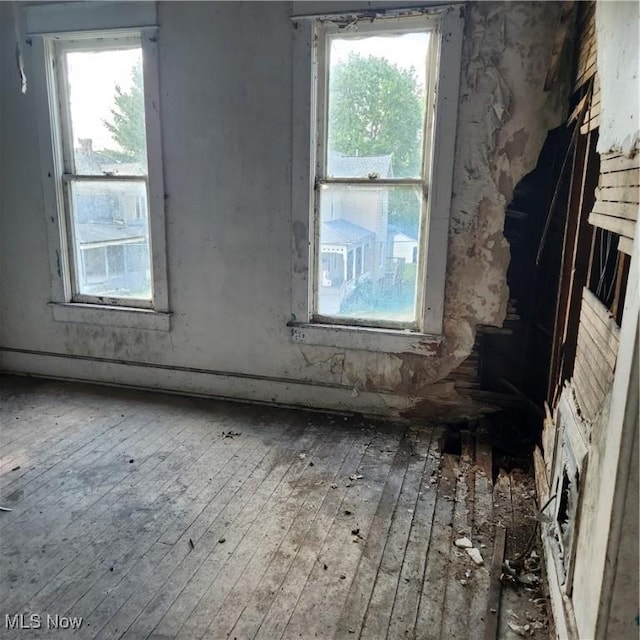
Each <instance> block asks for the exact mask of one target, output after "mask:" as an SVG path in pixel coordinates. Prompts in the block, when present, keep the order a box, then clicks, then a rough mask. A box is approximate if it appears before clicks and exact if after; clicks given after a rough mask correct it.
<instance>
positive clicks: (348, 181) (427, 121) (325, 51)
mask: <svg viewBox="0 0 640 640" xmlns="http://www.w3.org/2000/svg"><path fill="white" fill-rule="evenodd" d="M438 24H439V21H438V20H437V18H435V19H434V18H433V17H420V18H415V17H408V18H407V17H402V18H395V17H392V18H385V19H384V21H380V20H378V21H374V22H371V21H369V22H366V21H362V22H360V23H359V24H358V31H357V34H358V35H372V36H375V35H377V34H384V33H390V32H392V33H394V34H403V33H417V32H429V33H430V35H431V37H430V38H429V60H430V64H429V65H428V67H427V69H426V73H425V101H424V112H423V115H424V124H423V140H422V163H421V169H420V176H419V177H417V178H409V177H405V178H394V177H392V178H378V179H375V180H370V179H368V178H365V177H362V178H346V177H332V176H330V175H329V172H328V154H329V145H328V122H329V82H330V74H329V66H330V46H331V39H333V38H335V37H344V38H348V34H346V33H345V29H344V28H343V27H342V26H341V25H340V24H336V23H334V22H330V21H325V22H316V24H315V37H314V42H315V43H316V44H315V59H314V64H315V66H316V73H315V75H316V78H317V82H316V91H315V103H316V119H315V129H314V132H313V137H312V146H313V147H314V149H315V176H314V189H313V194H314V199H313V207H312V225H313V242H312V243H311V259H310V264H311V267H312V273H313V277H312V278H311V279H310V280H309V288H310V291H309V299H310V301H311V309H310V320H311V322H313V323H325V324H337V325H347V326H360V327H373V328H377V329H409V330H412V331H417V330H419V329H420V328H421V326H422V322H421V317H422V308H423V306H424V302H423V298H424V272H425V255H426V251H425V249H426V247H425V242H424V237H425V231H426V228H427V225H428V223H427V218H428V215H429V212H428V201H429V198H428V189H429V175H430V166H431V158H432V153H431V147H432V140H433V110H434V99H435V92H434V90H433V87H434V82H435V77H434V76H435V73H436V70H437V65H438V60H437V55H438V42H437V41H438V38H437V37H434V36H435V35H436V32H437V27H438ZM354 39H355V36H354ZM431 61H435V62H431ZM332 185H333V186H337V185H344V186H347V187H349V186H352V187H356V188H358V189H363V190H368V189H376V188H380V187H412V186H413V187H418V188H419V189H420V192H421V196H422V200H421V203H420V221H419V232H418V233H419V238H420V240H419V247H420V251H419V254H418V255H419V261H418V266H417V269H416V298H415V308H416V318H415V319H414V320H413V321H411V322H403V321H392V320H387V321H377V320H370V319H366V318H347V317H341V316H326V315H323V314H321V313H319V311H318V303H319V300H318V298H319V292H318V285H317V282H318V274H319V268H320V258H321V250H320V248H321V244H320V225H321V219H320V218H321V216H320V200H321V197H320V192H321V190H322V187H324V186H332Z"/></svg>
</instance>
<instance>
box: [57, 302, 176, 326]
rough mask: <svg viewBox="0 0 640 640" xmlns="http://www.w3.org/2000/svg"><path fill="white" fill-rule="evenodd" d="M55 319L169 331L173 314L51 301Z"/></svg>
mask: <svg viewBox="0 0 640 640" xmlns="http://www.w3.org/2000/svg"><path fill="white" fill-rule="evenodd" d="M49 306H50V307H51V310H52V312H53V319H54V320H56V321H58V322H77V323H80V324H93V325H102V326H108V327H127V328H129V329H150V330H152V331H169V330H170V329H171V314H170V313H159V312H157V311H151V310H149V309H134V308H132V307H108V306H104V307H103V306H98V305H94V304H81V303H78V302H66V303H65V302H50V303H49Z"/></svg>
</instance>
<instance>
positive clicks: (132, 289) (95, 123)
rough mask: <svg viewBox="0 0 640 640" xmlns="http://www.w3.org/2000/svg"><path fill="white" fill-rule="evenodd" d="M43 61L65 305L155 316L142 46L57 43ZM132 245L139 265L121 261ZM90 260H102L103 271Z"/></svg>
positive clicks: (132, 38) (108, 41)
mask: <svg viewBox="0 0 640 640" xmlns="http://www.w3.org/2000/svg"><path fill="white" fill-rule="evenodd" d="M49 56H50V61H51V63H52V69H53V74H54V75H53V82H52V84H51V86H52V88H53V91H52V95H51V98H54V97H55V98H56V103H57V105H58V108H59V115H58V119H57V120H58V121H57V125H58V136H59V138H58V139H59V140H60V149H59V153H60V156H61V165H62V169H63V171H62V174H61V175H60V180H61V183H60V188H61V190H62V192H63V202H64V227H65V229H64V231H65V233H66V237H65V240H66V247H67V256H68V262H67V264H66V265H65V266H66V267H67V269H68V272H69V280H70V284H71V299H72V300H73V301H75V302H88V303H94V304H99V303H103V302H104V301H105V300H108V301H109V304H116V305H117V304H124V305H127V306H141V307H147V306H151V304H152V301H153V282H152V278H151V262H150V259H151V252H150V251H149V245H150V237H149V215H148V207H147V195H146V194H147V184H148V169H147V167H148V164H147V138H146V130H145V109H144V79H143V72H142V71H143V69H142V67H143V62H142V47H141V44H140V36H139V35H123V36H118V35H116V36H111V37H100V38H95V37H85V38H82V37H80V38H78V37H75V38H74V37H72V38H70V39H66V38H65V39H55V40H52V41H51V42H50V43H49ZM130 245H135V246H136V247H137V248H138V250H139V251H141V252H142V253H143V254H144V256H145V259H137V260H132V261H128V260H126V253H127V251H126V249H127V248H128V247H129V246H130ZM91 253H95V254H97V255H101V256H102V258H101V263H102V264H101V266H100V267H99V268H96V265H97V259H96V258H95V257H92V258H91V259H89V260H87V259H85V256H87V255H91ZM89 265H91V266H89ZM97 274H100V276H99V277H98V276H97Z"/></svg>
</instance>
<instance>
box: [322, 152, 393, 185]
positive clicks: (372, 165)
mask: <svg viewBox="0 0 640 640" xmlns="http://www.w3.org/2000/svg"><path fill="white" fill-rule="evenodd" d="M327 169H328V173H329V175H330V176H333V177H336V178H367V177H369V175H370V174H377V176H378V177H379V178H390V177H391V176H392V175H393V171H392V166H391V156H390V155H389V156H345V155H342V154H341V153H337V152H335V151H330V152H329V157H328V167H327Z"/></svg>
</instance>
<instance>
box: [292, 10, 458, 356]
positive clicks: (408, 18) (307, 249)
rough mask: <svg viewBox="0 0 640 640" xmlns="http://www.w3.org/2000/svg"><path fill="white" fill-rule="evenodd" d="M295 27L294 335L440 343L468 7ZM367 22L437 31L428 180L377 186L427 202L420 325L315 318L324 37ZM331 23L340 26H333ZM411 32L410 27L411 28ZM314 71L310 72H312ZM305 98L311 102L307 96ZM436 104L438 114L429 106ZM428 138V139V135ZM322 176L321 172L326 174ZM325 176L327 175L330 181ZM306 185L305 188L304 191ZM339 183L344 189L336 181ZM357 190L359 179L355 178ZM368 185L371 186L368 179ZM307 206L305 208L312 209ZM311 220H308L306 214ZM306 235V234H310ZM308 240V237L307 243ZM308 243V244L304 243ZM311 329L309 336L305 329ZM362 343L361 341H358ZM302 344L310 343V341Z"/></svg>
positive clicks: (309, 20) (366, 27) (327, 19)
mask: <svg viewBox="0 0 640 640" xmlns="http://www.w3.org/2000/svg"><path fill="white" fill-rule="evenodd" d="M292 20H293V21H294V27H295V30H294V104H293V111H294V130H293V167H294V170H293V186H292V201H293V252H292V255H293V259H292V313H291V321H290V322H289V324H290V326H292V327H296V328H297V329H298V330H297V331H295V332H292V335H294V334H295V336H297V338H298V339H300V336H307V335H308V336H314V337H313V338H311V339H309V342H313V343H323V342H324V340H323V339H318V336H320V334H321V332H320V331H319V330H318V329H319V328H322V327H325V328H327V329H329V328H340V329H341V330H343V331H341V333H342V334H343V335H344V334H345V332H348V331H352V332H354V333H355V332H362V331H372V332H375V335H376V336H377V337H379V336H380V334H381V333H387V334H390V335H391V341H392V342H393V336H394V335H395V336H396V337H397V336H408V337H409V338H410V337H411V336H413V337H415V336H428V337H431V338H433V339H434V340H436V341H437V339H439V338H441V336H442V330H443V317H444V285H445V271H446V262H447V251H446V248H447V242H448V233H449V210H450V204H451V188H452V177H453V161H454V147H455V134H456V128H457V109H458V93H459V80H460V68H461V67H460V63H461V53H462V33H463V7H461V6H460V5H448V6H441V7H434V8H429V9H416V10H399V11H398V12H395V13H394V12H393V11H387V12H385V13H384V15H383V16H381V17H377V18H375V19H374V20H373V22H372V16H371V14H370V13H364V14H358V13H352V14H340V15H337V16H317V15H316V16H298V17H294V18H292ZM356 20H361V21H362V23H361V24H362V25H363V28H362V29H359V32H364V31H366V32H367V35H368V33H369V32H374V33H375V32H376V31H378V30H381V29H383V30H388V29H391V30H394V31H398V30H407V31H415V30H431V31H432V33H433V36H434V37H432V38H431V43H430V47H431V52H432V55H433V56H434V60H435V62H434V64H433V65H431V67H432V69H433V75H432V82H433V85H432V86H433V94H434V97H433V99H432V101H429V100H428V101H427V109H426V111H427V113H426V114H425V115H426V118H427V122H425V139H424V141H423V142H424V145H425V153H424V155H423V162H424V167H423V175H422V177H421V178H420V179H418V180H415V181H414V180H411V179H398V180H395V179H392V180H390V181H389V180H376V181H375V185H378V186H380V185H384V184H388V183H390V184H392V185H394V184H408V183H417V184H418V185H420V186H422V185H424V188H423V190H422V191H423V196H428V197H426V204H425V203H423V206H424V207H425V209H424V212H423V214H422V216H421V225H422V226H421V229H420V231H421V238H420V242H421V253H422V265H419V271H421V274H420V276H419V277H420V278H421V283H422V285H419V286H418V299H417V314H416V315H417V319H416V322H415V323H395V322H394V323H391V322H389V323H384V324H383V323H379V322H368V321H366V320H365V321H362V320H357V321H356V322H354V320H353V319H343V318H335V317H326V316H321V315H319V314H317V313H316V304H317V303H316V295H317V294H316V291H315V290H316V288H317V287H316V282H315V280H316V273H317V271H316V269H317V264H318V260H319V257H318V256H319V253H320V252H319V235H318V223H319V210H318V200H319V198H317V197H316V191H317V187H318V184H317V183H316V181H315V177H316V175H320V176H322V174H321V173H320V171H322V170H323V169H324V162H325V159H324V158H323V155H324V149H323V147H324V127H325V126H326V125H325V122H326V116H327V108H326V107H327V105H326V82H327V74H326V73H325V72H324V68H323V65H326V60H327V57H326V53H325V48H326V45H325V43H324V37H323V33H335V32H339V31H340V30H341V29H342V28H343V26H344V25H345V24H347V23H349V22H353V21H356ZM327 23H333V25H332V26H327ZM404 25H406V26H404ZM309 70H311V73H309ZM305 93H306V95H304V94H305ZM429 104H432V108H430V107H429ZM427 134H428V135H427ZM319 170H320V171H319ZM323 177H324V176H323ZM305 182H306V185H305ZM331 182H332V183H337V182H342V180H339V179H337V180H336V179H332V180H331ZM347 182H348V183H350V184H353V183H354V180H353V179H348V180H347ZM363 183H368V180H364V181H363ZM305 202H306V205H305ZM305 214H306V215H305ZM305 230H306V234H305ZM305 235H306V238H305V237H304V236H305ZM305 240H306V242H305ZM300 329H304V330H300ZM354 340H355V341H356V342H358V344H360V343H361V340H357V339H354ZM301 341H305V338H304V337H303V338H302V340H301Z"/></svg>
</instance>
